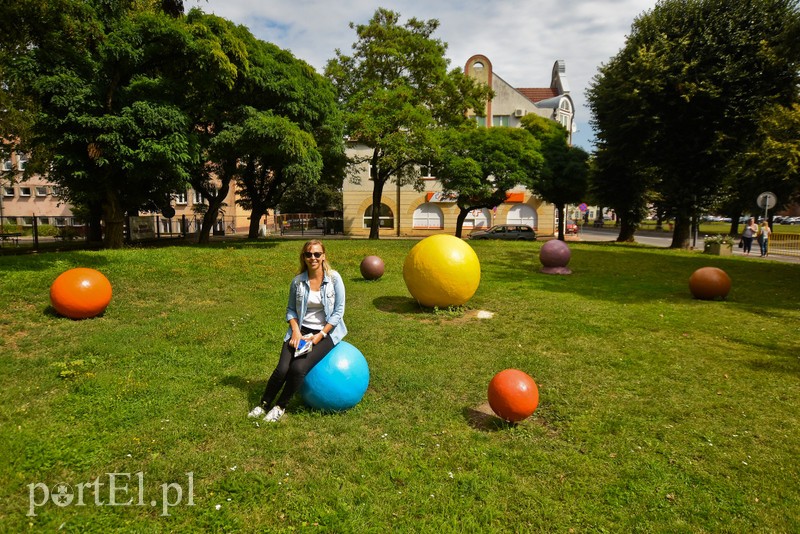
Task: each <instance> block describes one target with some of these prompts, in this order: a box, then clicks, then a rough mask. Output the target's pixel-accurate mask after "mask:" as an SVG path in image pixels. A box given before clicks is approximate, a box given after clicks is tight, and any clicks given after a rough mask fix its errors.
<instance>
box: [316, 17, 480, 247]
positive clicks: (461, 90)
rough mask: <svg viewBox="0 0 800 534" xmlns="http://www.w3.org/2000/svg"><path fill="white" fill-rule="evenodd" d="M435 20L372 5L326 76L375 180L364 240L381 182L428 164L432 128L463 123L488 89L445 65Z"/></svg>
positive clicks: (403, 178) (411, 176)
mask: <svg viewBox="0 0 800 534" xmlns="http://www.w3.org/2000/svg"><path fill="white" fill-rule="evenodd" d="M438 26H439V22H438V21H436V20H429V21H422V20H418V19H416V18H411V19H409V20H408V21H406V23H405V24H401V22H400V14H399V13H396V12H393V11H389V10H386V9H378V10H377V11H376V12H375V14H374V15H373V17H372V19H371V20H370V21H369V23H368V24H364V25H355V24H353V23H351V24H350V27H351V28H353V29H355V31H356V34H357V36H358V40H357V41H356V42H355V43H354V44H353V53H352V55H345V54H343V53H342V52H341V51H340V50H337V51H336V57H335V58H334V59H332V60H330V61H329V62H328V65H327V67H326V70H325V72H326V75H327V76H328V78H329V79H330V80H331V81H332V82H333V84H334V86H335V87H336V89H337V91H338V98H339V102H340V105H341V106H342V109H343V110H344V113H345V130H346V134H347V135H348V136H349V138H350V139H351V140H352V141H356V142H359V143H363V144H365V145H367V146H368V147H370V149H371V154H370V156H369V157H368V158H366V159H365V160H360V161H354V162H353V163H354V164H360V163H363V162H364V161H369V163H370V165H371V167H370V169H371V170H370V179H371V180H372V181H373V182H374V189H373V217H372V221H373V224H372V228H371V230H370V238H373V239H376V238H378V237H379V234H378V221H379V217H378V215H379V214H378V210H379V208H380V197H381V194H382V192H383V187H384V185H385V184H386V182H387V181H388V180H389V179H390V178H392V179H394V180H395V181H396V182H397V183H399V184H400V183H409V182H410V181H413V180H415V179H416V178H418V173H417V171H416V168H417V167H416V166H417V165H421V164H427V163H428V162H429V161H430V160H431V158H432V156H433V152H434V150H435V143H436V138H435V136H434V130H435V129H436V128H437V127H444V126H455V125H458V124H463V123H464V122H465V121H466V120H467V118H466V112H467V110H468V109H470V108H474V109H483V103H484V101H485V99H486V98H487V97H488V96H489V94H490V92H489V90H488V88H486V87H483V86H479V85H477V84H476V83H475V82H474V81H473V80H472V79H471V78H469V77H467V76H466V75H464V73H463V72H461V71H460V70H458V69H454V70H450V71H448V60H447V59H446V58H445V56H444V54H445V51H446V49H447V45H446V44H445V43H443V42H442V41H440V40H439V39H436V38H434V37H433V34H434V32H435V31H436V29H437V28H438Z"/></svg>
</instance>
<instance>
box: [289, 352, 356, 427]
mask: <svg viewBox="0 0 800 534" xmlns="http://www.w3.org/2000/svg"><path fill="white" fill-rule="evenodd" d="M367 386H369V366H368V365H367V360H366V358H364V355H363V354H361V351H359V350H358V349H357V348H355V347H354V346H353V345H351V344H350V343H348V342H346V341H340V342H339V343H337V344H336V346H335V347H333V349H331V351H330V352H329V353H328V354H327V355H325V357H324V358H322V361H320V362H319V363H318V364H317V365H315V366H314V367H313V368H312V369H311V371H309V373H308V374H307V375H306V378H305V381H304V382H303V386H302V388H301V389H300V395H301V396H302V397H303V400H304V401H305V403H306V404H307V405H309V406H311V407H312V408H316V409H318V410H325V411H332V412H339V411H342V410H347V409H349V408H352V407H353V406H355V405H356V404H358V403H359V402H360V401H361V399H362V398H363V397H364V393H366V391H367Z"/></svg>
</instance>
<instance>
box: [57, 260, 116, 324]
mask: <svg viewBox="0 0 800 534" xmlns="http://www.w3.org/2000/svg"><path fill="white" fill-rule="evenodd" d="M50 302H51V303H52V305H53V308H55V309H56V311H57V312H58V313H60V314H61V315H63V316H65V317H69V318H70V319H87V318H89V317H95V316H97V315H100V314H101V313H103V311H104V310H105V309H106V306H108V303H109V302H111V282H109V281H108V278H106V277H105V276H104V275H103V273H101V272H100V271H96V270H94V269H87V268H85V267H78V268H75V269H70V270H69V271H65V272H63V273H61V274H60V275H59V276H58V278H56V279H55V281H54V282H53V284H52V285H51V286H50Z"/></svg>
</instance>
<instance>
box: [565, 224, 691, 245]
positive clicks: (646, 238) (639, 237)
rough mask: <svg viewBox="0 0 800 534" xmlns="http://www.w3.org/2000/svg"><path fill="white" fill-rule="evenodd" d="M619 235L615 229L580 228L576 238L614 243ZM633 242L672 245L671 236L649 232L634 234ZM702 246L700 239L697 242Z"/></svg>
mask: <svg viewBox="0 0 800 534" xmlns="http://www.w3.org/2000/svg"><path fill="white" fill-rule="evenodd" d="M618 235H619V229H617V228H581V229H580V231H579V232H578V238H579V239H580V240H581V241H614V240H615V239H616V238H617V236H618ZM634 240H635V241H636V242H637V243H641V244H643V245H650V246H652V247H669V245H670V244H671V243H672V234H668V233H664V234H655V233H653V234H652V235H651V232H643V233H641V234H636V235H635V236H634ZM699 242H700V246H702V237H701V238H700V240H699Z"/></svg>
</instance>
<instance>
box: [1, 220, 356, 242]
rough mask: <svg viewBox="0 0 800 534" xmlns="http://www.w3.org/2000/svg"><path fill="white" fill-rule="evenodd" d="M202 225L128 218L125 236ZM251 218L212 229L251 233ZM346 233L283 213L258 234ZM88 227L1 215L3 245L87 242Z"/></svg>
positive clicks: (150, 236)
mask: <svg viewBox="0 0 800 534" xmlns="http://www.w3.org/2000/svg"><path fill="white" fill-rule="evenodd" d="M202 226H203V218H202V215H191V216H187V215H181V216H178V217H171V218H167V217H164V216H162V215H142V216H134V217H127V218H126V220H125V229H124V231H125V239H126V240H127V241H128V242H142V241H149V240H159V239H177V238H187V237H192V236H197V235H198V234H199V233H200V230H201V228H202ZM249 231H250V217H248V216H239V217H228V216H225V215H222V216H220V217H219V218H218V219H217V222H216V223H215V224H214V226H213V227H212V229H211V235H212V236H235V235H244V236H246V235H248V233H249ZM337 233H343V222H342V219H340V218H332V217H323V216H319V215H315V214H310V213H299V214H283V215H275V216H269V217H263V218H262V219H261V220H260V221H259V225H258V236H259V237H267V236H273V235H281V236H294V235H297V236H305V235H308V236H314V235H319V236H321V235H329V234H337ZM86 241H87V227H86V225H84V224H83V222H82V221H80V220H79V219H77V218H75V217H45V216H37V215H32V216H30V217H18V216H11V217H8V216H4V217H0V248H4V249H12V248H13V249H15V250H16V249H20V248H23V249H24V248H29V249H30V248H32V249H35V250H38V249H39V248H40V247H49V248H52V247H56V246H65V244H67V243H69V244H74V245H75V246H82V245H85V244H86Z"/></svg>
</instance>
